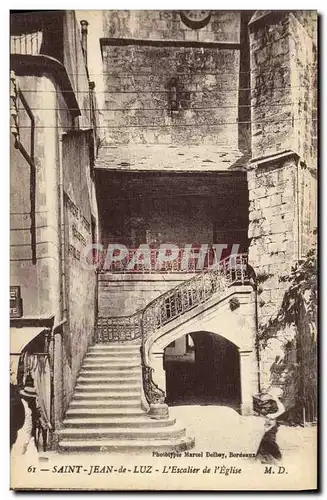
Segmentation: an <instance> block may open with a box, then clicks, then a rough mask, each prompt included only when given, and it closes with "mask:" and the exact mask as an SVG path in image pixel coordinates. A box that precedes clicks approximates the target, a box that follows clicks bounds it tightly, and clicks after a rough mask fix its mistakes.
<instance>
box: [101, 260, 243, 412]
mask: <svg viewBox="0 0 327 500" xmlns="http://www.w3.org/2000/svg"><path fill="white" fill-rule="evenodd" d="M247 262H248V259H247V254H235V255H232V256H230V257H228V258H226V259H224V260H221V261H220V262H219V263H218V264H217V265H215V266H214V267H211V268H208V269H205V270H204V271H202V273H201V274H198V275H196V276H194V277H193V278H191V279H189V280H186V281H184V282H182V283H180V284H179V285H177V286H175V287H174V288H172V289H170V290H168V291H167V292H165V293H164V294H162V295H160V296H159V297H157V298H156V299H154V300H153V301H152V302H150V303H149V304H148V305H147V306H146V307H145V308H144V309H143V310H141V311H137V312H136V313H135V314H133V315H132V316H123V317H111V318H108V317H101V316H100V317H99V318H98V327H97V338H98V341H99V342H112V341H128V340H134V339H138V338H141V339H142V346H141V355H142V372H143V387H144V394H145V397H146V399H147V401H148V403H149V404H151V403H152V404H153V403H163V402H164V400H165V393H164V392H163V391H162V390H161V389H160V388H159V387H158V386H157V385H156V384H155V382H154V381H153V377H152V372H153V369H152V368H151V366H150V363H149V353H148V350H147V343H148V340H149V339H150V337H152V338H153V340H154V337H155V335H156V332H157V331H158V329H160V328H161V327H163V326H164V325H166V324H168V323H169V322H171V321H173V320H174V319H176V318H178V317H179V316H181V315H183V314H185V313H186V312H188V311H190V310H191V309H193V308H195V307H196V306H198V305H200V304H202V303H205V302H207V301H208V300H209V299H210V298H211V297H212V296H213V295H214V294H216V293H219V294H221V295H222V294H223V293H224V292H225V291H226V290H227V289H228V288H229V287H230V286H232V285H245V284H247V283H248V273H247V267H248V266H247Z"/></svg>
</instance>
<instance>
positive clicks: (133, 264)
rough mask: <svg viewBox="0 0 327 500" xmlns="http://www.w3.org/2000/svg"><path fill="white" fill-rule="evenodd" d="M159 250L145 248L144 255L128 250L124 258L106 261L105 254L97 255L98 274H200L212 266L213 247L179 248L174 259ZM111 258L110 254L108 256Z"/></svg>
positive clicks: (214, 251) (214, 256)
mask: <svg viewBox="0 0 327 500" xmlns="http://www.w3.org/2000/svg"><path fill="white" fill-rule="evenodd" d="M162 252H164V251H163V250H161V249H156V248H147V249H146V250H144V253H142V252H141V250H140V249H139V248H135V249H129V250H128V252H127V253H126V255H124V258H122V259H117V260H116V259H115V257H117V256H116V255H115V253H114V255H113V257H112V258H109V259H108V260H107V253H106V252H102V253H101V255H99V256H98V257H99V261H100V262H99V273H105V272H110V273H134V274H135V273H136V274H149V273H150V274H151V273H201V272H202V271H203V269H206V268H209V267H211V266H212V265H214V262H215V258H216V250H215V248H213V247H205V248H202V247H201V246H199V247H195V246H194V247H192V248H187V249H185V248H183V247H181V248H179V249H178V252H177V248H176V253H177V255H176V257H174V258H172V256H165V257H163V256H162ZM110 256H111V254H110Z"/></svg>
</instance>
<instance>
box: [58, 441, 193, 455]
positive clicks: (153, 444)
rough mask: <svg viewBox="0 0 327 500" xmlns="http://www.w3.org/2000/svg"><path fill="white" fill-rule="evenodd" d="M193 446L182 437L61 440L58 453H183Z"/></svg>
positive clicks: (191, 442)
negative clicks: (157, 451) (152, 451)
mask: <svg viewBox="0 0 327 500" xmlns="http://www.w3.org/2000/svg"><path fill="white" fill-rule="evenodd" d="M193 446H194V439H192V438H190V437H182V438H180V439H165V440H162V441H161V440H156V439H151V440H143V439H134V440H126V439H125V440H124V439H119V440H114V439H112V440H111V439H110V440H108V439H89V440H87V441H82V440H65V439H63V440H61V441H60V442H59V451H62V452H66V453H69V452H71V453H75V452H82V453H87V452H103V453H106V452H111V453H114V452H117V453H123V452H126V453H132V452H133V451H134V452H140V451H143V450H144V451H149V450H160V451H184V450H189V449H190V448H192V447H193Z"/></svg>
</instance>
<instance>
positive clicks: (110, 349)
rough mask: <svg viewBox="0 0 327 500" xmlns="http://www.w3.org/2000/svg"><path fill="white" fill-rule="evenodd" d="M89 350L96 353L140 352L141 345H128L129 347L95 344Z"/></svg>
mask: <svg viewBox="0 0 327 500" xmlns="http://www.w3.org/2000/svg"><path fill="white" fill-rule="evenodd" d="M87 352H90V353H94V354H107V353H108V354H125V355H127V354H130V353H132V354H135V355H136V354H140V352H141V347H140V346H135V347H133V346H127V347H123V346H121V347H116V346H115V347H114V346H94V347H90V348H89V349H88V351H87Z"/></svg>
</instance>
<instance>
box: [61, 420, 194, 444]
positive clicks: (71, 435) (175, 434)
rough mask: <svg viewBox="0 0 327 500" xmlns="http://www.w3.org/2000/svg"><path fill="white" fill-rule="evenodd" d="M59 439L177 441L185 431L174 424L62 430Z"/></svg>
mask: <svg viewBox="0 0 327 500" xmlns="http://www.w3.org/2000/svg"><path fill="white" fill-rule="evenodd" d="M58 434H59V439H69V440H70V439H75V440H78V439H81V440H83V441H87V440H88V439H99V440H105V439H107V440H109V439H126V440H129V439H130V440H133V439H145V440H147V439H153V438H154V439H155V440H160V439H167V438H168V439H178V438H181V437H184V436H185V429H183V428H182V427H179V426H178V425H176V424H173V425H168V426H167V427H159V428H156V427H154V428H152V427H148V428H145V429H139V428H135V429H134V428H127V427H124V428H121V429H120V428H118V429H117V428H112V429H111V428H108V427H96V428H84V427H83V428H81V429H79V428H77V429H75V428H67V429H66V428H62V429H59V431H58Z"/></svg>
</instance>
